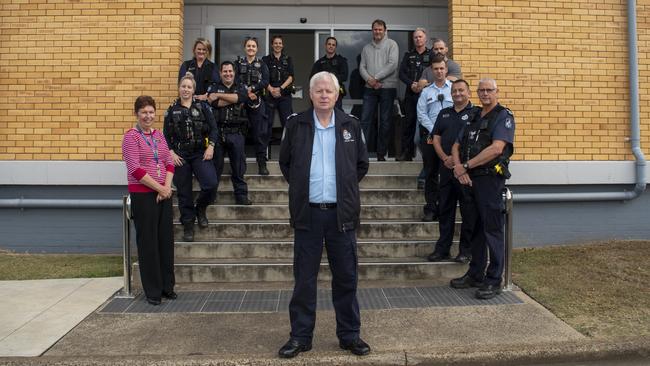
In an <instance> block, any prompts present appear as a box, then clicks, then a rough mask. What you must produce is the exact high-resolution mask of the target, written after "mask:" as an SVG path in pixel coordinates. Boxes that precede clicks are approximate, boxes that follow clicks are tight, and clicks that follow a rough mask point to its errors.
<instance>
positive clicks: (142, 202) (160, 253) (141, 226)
mask: <svg viewBox="0 0 650 366" xmlns="http://www.w3.org/2000/svg"><path fill="white" fill-rule="evenodd" d="M156 196H158V194H157V193H155V192H151V193H131V204H132V207H133V223H134V225H135V234H136V239H135V240H136V243H137V246H138V263H139V265H140V279H141V281H142V288H143V289H144V293H145V295H146V296H147V297H149V298H153V299H160V297H161V295H162V293H163V292H165V293H170V292H172V291H173V290H174V284H175V283H176V281H175V278H174V226H173V224H172V200H171V199H167V200H164V201H161V202H160V203H156Z"/></svg>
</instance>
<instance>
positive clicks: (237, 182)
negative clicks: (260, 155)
mask: <svg viewBox="0 0 650 366" xmlns="http://www.w3.org/2000/svg"><path fill="white" fill-rule="evenodd" d="M209 93H228V94H231V93H233V94H234V93H236V94H237V96H238V98H239V99H238V100H237V103H234V104H230V105H227V106H225V107H219V106H218V105H217V103H218V101H215V102H213V107H214V114H215V119H216V120H217V128H218V129H219V136H220V138H221V141H220V142H219V143H218V144H217V146H216V147H215V156H214V159H213V160H214V166H215V168H216V171H217V176H218V177H221V173H222V172H223V164H224V158H225V153H226V152H228V158H229V160H230V180H231V181H232V186H233V190H234V193H235V200H236V202H237V203H238V204H250V201H248V185H247V184H246V181H245V180H244V174H246V153H245V142H246V131H247V129H248V126H247V125H248V121H247V119H246V116H244V104H245V103H246V101H247V100H248V93H247V92H246V88H245V87H244V86H241V85H238V84H237V83H233V84H232V85H231V86H230V87H227V86H226V85H224V84H223V82H219V83H216V84H214V85H213V86H212V87H210V91H209Z"/></svg>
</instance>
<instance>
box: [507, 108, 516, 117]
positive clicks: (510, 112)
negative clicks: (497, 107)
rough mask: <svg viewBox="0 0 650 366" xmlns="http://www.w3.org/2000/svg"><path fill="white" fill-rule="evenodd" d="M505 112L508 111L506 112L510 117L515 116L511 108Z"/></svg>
mask: <svg viewBox="0 0 650 366" xmlns="http://www.w3.org/2000/svg"><path fill="white" fill-rule="evenodd" d="M505 110H506V112H507V113H508V114H509V115H511V116H514V114H513V113H512V111H511V110H510V108H505Z"/></svg>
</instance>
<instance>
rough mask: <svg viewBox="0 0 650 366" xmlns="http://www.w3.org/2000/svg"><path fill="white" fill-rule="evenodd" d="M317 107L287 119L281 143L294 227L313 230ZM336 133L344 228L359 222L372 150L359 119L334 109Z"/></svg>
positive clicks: (340, 219)
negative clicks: (361, 186)
mask: <svg viewBox="0 0 650 366" xmlns="http://www.w3.org/2000/svg"><path fill="white" fill-rule="evenodd" d="M313 113H314V110H313V109H311V108H310V109H309V110H307V111H305V112H303V113H300V114H294V115H292V116H290V117H289V118H288V119H287V124H286V127H285V130H284V134H283V136H282V144H281V146H280V157H279V163H280V170H281V171H282V175H284V178H285V179H286V180H287V182H288V183H289V213H290V215H291V226H292V227H294V228H295V229H299V230H309V229H311V224H312V223H311V215H310V212H309V210H310V207H309V174H310V173H309V172H310V168H311V155H312V147H313V143H314V134H315V128H316V127H315V126H314V117H313ZM334 113H335V117H334V121H335V122H334V123H335V127H334V128H335V134H336V151H335V161H336V214H337V226H338V228H339V230H340V231H347V230H353V229H355V228H357V227H358V225H359V214H360V211H361V202H360V197H359V181H361V179H362V178H363V177H364V176H365V175H366V173H367V172H368V152H367V150H366V142H365V138H364V137H363V134H362V132H361V127H360V124H359V121H358V120H357V119H356V118H354V117H352V116H349V115H347V114H345V113H344V112H343V111H340V110H338V109H334Z"/></svg>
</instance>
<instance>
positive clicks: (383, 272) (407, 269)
mask: <svg viewBox="0 0 650 366" xmlns="http://www.w3.org/2000/svg"><path fill="white" fill-rule="evenodd" d="M134 267H135V268H134V275H133V276H134V278H137V279H139V277H140V276H139V271H138V269H139V268H138V264H137V263H136V264H135V265H134ZM174 270H175V274H176V283H180V284H182V283H209V282H277V281H291V280H292V279H293V264H292V262H291V261H287V260H275V261H273V260H257V261H247V262H246V263H241V262H238V261H224V260H218V261H210V262H206V261H192V260H183V261H177V262H176V263H175V264H174ZM358 270H359V280H363V281H372V280H386V279H391V280H403V281H408V280H422V279H432V281H433V280H435V281H439V280H440V279H447V280H448V279H451V278H455V277H459V276H462V275H463V274H464V273H465V272H466V270H467V265H464V264H459V263H454V262H444V263H431V262H427V261H426V259H424V258H400V259H394V258H390V259H372V260H368V259H363V258H359V267H358ZM318 279H319V280H330V279H331V273H330V270H329V268H328V264H327V262H326V261H322V262H321V270H320V273H319V277H318Z"/></svg>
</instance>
